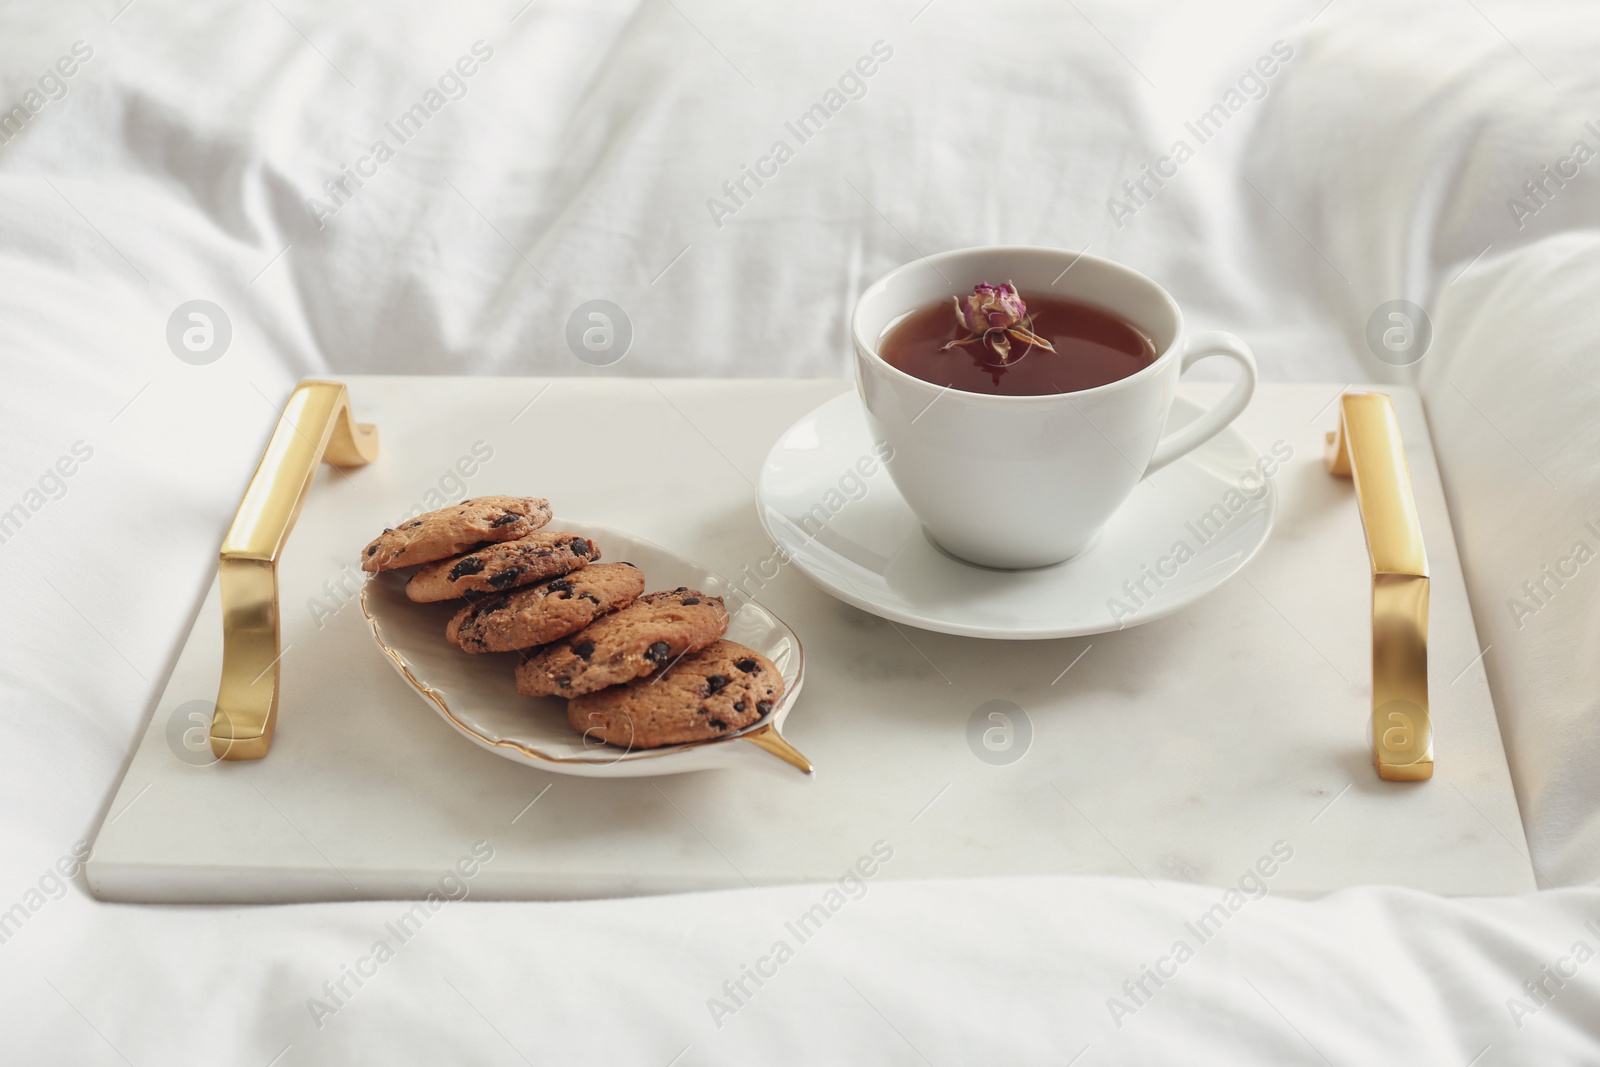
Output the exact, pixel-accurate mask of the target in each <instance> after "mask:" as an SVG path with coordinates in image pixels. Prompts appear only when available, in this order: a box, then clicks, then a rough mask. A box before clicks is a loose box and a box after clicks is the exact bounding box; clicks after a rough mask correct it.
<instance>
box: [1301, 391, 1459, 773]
mask: <svg viewBox="0 0 1600 1067" xmlns="http://www.w3.org/2000/svg"><path fill="white" fill-rule="evenodd" d="M1327 439H1328V452H1327V463H1328V471H1329V473H1331V474H1335V475H1341V476H1344V477H1348V478H1352V479H1354V481H1355V490H1356V504H1357V506H1358V507H1359V508H1360V510H1361V525H1362V528H1363V529H1364V530H1365V531H1366V537H1367V555H1368V556H1369V557H1370V558H1371V561H1372V763H1373V766H1375V767H1376V768H1377V769H1378V777H1379V778H1383V779H1385V780H1387V781H1393V782H1407V781H1417V780H1420V779H1423V778H1431V777H1433V725H1432V722H1431V721H1430V719H1429V714H1428V554H1427V552H1426V551H1425V550H1424V548H1423V544H1422V523H1421V521H1420V520H1419V519H1418V518H1417V502H1416V498H1415V497H1414V496H1413V495H1412V492H1411V472H1410V468H1409V467H1408V466H1407V465H1406V453H1405V446H1404V444H1403V443H1402V442H1401V440H1400V425H1399V423H1398V422H1397V421H1396V419H1395V414H1394V404H1393V403H1392V402H1391V401H1390V398H1389V396H1388V394H1386V393H1346V394H1345V395H1344V396H1343V397H1342V398H1340V414H1339V429H1338V430H1337V431H1335V432H1334V433H1330V434H1328V438H1327Z"/></svg>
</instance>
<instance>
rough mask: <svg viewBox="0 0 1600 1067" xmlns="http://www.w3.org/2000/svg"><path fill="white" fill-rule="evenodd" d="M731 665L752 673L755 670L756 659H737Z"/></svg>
mask: <svg viewBox="0 0 1600 1067" xmlns="http://www.w3.org/2000/svg"><path fill="white" fill-rule="evenodd" d="M733 665H734V666H735V667H738V668H739V669H740V670H741V671H744V673H746V674H754V673H755V672H756V661H755V660H753V659H741V660H737V661H735V662H734V664H733Z"/></svg>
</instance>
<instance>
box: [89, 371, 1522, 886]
mask: <svg viewBox="0 0 1600 1067" xmlns="http://www.w3.org/2000/svg"><path fill="white" fill-rule="evenodd" d="M349 385H350V389H351V393H352V399H353V402H354V404H355V408H356V413H357V415H358V417H359V418H361V419H362V420H363V421H371V422H374V423H376V424H377V425H378V426H379V429H380V433H381V439H382V451H381V454H380V456H379V458H378V460H377V461H376V462H375V463H374V464H372V465H371V466H370V467H367V468H363V469H361V470H359V471H355V472H352V473H351V474H350V475H349V476H348V477H346V476H342V475H339V474H336V473H334V472H332V471H331V470H329V469H327V468H324V470H323V472H322V473H321V475H319V477H318V480H317V483H316V484H315V485H314V486H313V488H312V490H311V492H310V495H309V498H308V501H307V504H306V507H305V511H304V513H303V514H302V516H301V518H300V521H299V525H298V527H297V528H296V530H295V532H294V535H293V537H292V538H291V539H290V542H289V545H288V548H287V549H286V551H285V553H284V557H283V561H282V567H281V581H282V630H283V645H284V650H285V651H284V654H283V694H282V704H281V710H280V717H279V726H278V734H277V739H276V741H275V744H274V747H273V750H272V752H271V754H270V755H269V756H268V757H267V758H266V759H264V760H261V761H259V762H253V763H220V764H209V765H208V763H207V761H208V759H209V757H208V756H203V755H200V754H197V753H195V752H193V751H192V750H191V749H189V748H187V747H186V746H185V744H184V735H185V731H186V730H189V729H191V728H193V727H195V726H196V722H197V720H195V719H194V718H193V716H194V715H195V714H196V713H197V711H199V710H202V709H203V711H204V715H205V716H206V717H208V716H209V709H210V704H211V700H212V699H213V697H214V695H215V692H216V685H217V678H218V673H219V664H220V645H221V638H220V622H219V614H218V611H219V608H218V603H217V598H216V589H215V587H213V588H212V590H211V592H210V594H209V595H208V597H207V599H206V601H205V602H204V603H203V604H202V605H201V607H200V610H199V613H198V617H197V619H196V623H195V626H194V629H193V631H192V632H191V633H190V635H189V638H188V641H187V643H186V645H185V647H184V648H183V650H182V653H181V655H180V656H179V659H178V661H177V664H176V666H175V668H174V670H173V672H172V675H171V677H170V678H169V679H168V682H167V686H166V689H165V694H164V696H163V698H162V700H161V701H160V703H159V705H158V707H157V710H156V712H155V715H154V717H153V718H152V721H151V722H150V724H149V727H148V729H147V730H146V732H145V734H144V736H143V738H142V740H141V742H140V744H139V746H138V749H137V750H136V752H135V753H134V756H133V759H132V762H131V764H130V766H129V769H128V772H127V775H126V776H125V778H124V780H123V782H122V784H121V786H120V788H119V790H118V794H117V796H116V797H115V798H114V800H113V801H112V803H111V804H110V805H109V808H108V815H107V818H106V821H105V824H104V825H103V826H102V827H101V828H100V831H99V834H98V836H97V838H96V841H95V846H94V853H93V858H92V859H91V860H90V861H89V863H88V877H89V883H90V886H91V888H92V889H93V891H94V892H95V893H96V894H97V895H98V896H100V897H102V898H105V899H110V900H125V901H153V902H208V901H215V902H224V901H233V902H279V901H305V900H329V899H358V898H382V897H418V896H423V895H426V894H427V893H429V892H438V891H439V887H440V885H441V880H445V879H457V880H466V881H468V882H469V884H470V892H471V893H472V895H473V896H475V897H480V898H502V899H527V898H573V897H593V896H615V895H627V894H638V893H659V892H671V891H679V890H693V889H711V888H722V887H732V886H742V885H747V884H764V883H779V882H795V881H810V880H823V879H830V880H831V879H837V878H839V877H840V876H841V875H842V874H843V873H844V872H845V871H846V869H847V868H850V867H852V866H853V865H855V864H856V863H857V862H858V861H859V860H861V859H862V857H864V856H874V857H876V859H875V860H874V862H878V861H881V860H882V857H883V856H884V855H885V854H889V855H891V856H892V858H891V859H889V860H887V861H884V862H881V864H880V868H879V874H878V876H879V877H895V878H913V877H916V878H925V877H944V876H967V875H1005V874H1098V875H1121V876H1131V877H1143V878H1148V879H1151V880H1156V879H1176V880H1184V881H1193V882H1200V883H1206V884H1211V885H1217V886H1232V885H1237V884H1238V883H1239V882H1240V880H1241V879H1242V878H1245V877H1246V876H1247V875H1249V872H1251V871H1264V870H1267V869H1270V870H1271V871H1272V874H1271V875H1270V876H1266V877H1265V884H1266V885H1267V887H1268V888H1270V890H1271V891H1274V892H1286V893H1299V894H1311V893H1321V892H1326V891H1330V890H1334V889H1338V888H1341V887H1343V886H1349V885H1355V884H1360V883H1388V884H1393V885H1403V886H1410V887H1415V888H1418V889H1424V890H1429V891H1434V892H1440V893H1451V894H1495V893H1515V892H1524V891H1528V890H1531V889H1533V888H1534V881H1533V874H1532V871H1531V869H1530V867H1529V863H1528V860H1527V859H1526V845H1525V843H1524V841H1523V837H1522V828H1521V822H1520V819H1519V816H1518V811H1517V806H1516V800H1515V796H1514V794H1513V791H1512V784H1511V780H1510V776H1509V773H1508V771H1507V768H1506V761H1505V755H1504V753H1503V751H1502V748H1501V742H1500V732H1499V728H1498V725H1497V723H1496V720H1495V713H1494V707H1493V705H1492V703H1491V701H1490V697H1489V691H1488V687H1487V684H1486V682H1485V678H1484V673H1483V665H1482V662H1481V659H1480V658H1479V654H1478V646H1477V642H1476V638H1475V635H1474V627H1473V622H1472V616H1471V613H1470V609H1469V607H1468V603H1467V598H1466V592H1465V588H1464V585H1463V582H1462V577H1461V568H1460V563H1459V560H1458V559H1457V556H1456V549H1455V543H1454V539H1453V536H1452V533H1451V529H1450V518H1449V514H1448V512H1447V510H1446V506H1445V500H1444V494H1443V491H1442V489H1441V486H1440V482H1439V475H1438V471H1437V468H1436V466H1435V464H1434V458H1433V454H1432V448H1431V444H1430V441H1429V438H1428V433H1427V425H1426V421H1425V419H1424V416H1423V413H1422V410H1421V406H1420V404H1419V402H1418V400H1417V397H1416V395H1415V393H1414V392H1412V391H1411V390H1408V389H1400V388H1386V391H1388V392H1390V393H1392V394H1393V395H1394V397H1395V402H1396V407H1397V409H1398V411H1399V417H1400V422H1401V426H1402V430H1403V432H1404V435H1405V438H1406V442H1407V446H1408V455H1409V460H1410V464H1411V472H1412V476H1413V479H1414V482H1415V487H1416V494H1417V502H1418V505H1419V508H1420V511H1421V516H1422V523H1423V528H1424V531H1425V534H1426V537H1427V543H1428V552H1429V556H1430V560H1431V563H1432V569H1433V594H1432V595H1433V628H1432V636H1431V646H1430V648H1431V657H1430V659H1431V662H1430V670H1431V676H1432V677H1431V688H1432V693H1433V720H1434V728H1435V731H1436V733H1435V747H1436V757H1437V760H1438V765H1437V771H1436V773H1435V776H1434V778H1433V779H1432V780H1431V781H1429V782H1422V783H1390V782H1382V781H1379V780H1378V778H1377V777H1376V775H1375V774H1374V772H1373V769H1372V767H1371V764H1370V762H1369V760H1370V753H1369V748H1368V740H1367V736H1366V724H1367V716H1368V699H1369V696H1368V694H1369V690H1368V685H1367V677H1368V669H1369V662H1368V656H1369V646H1368V640H1369V635H1368V619H1369V615H1368V610H1369V605H1368V578H1367V563H1366V558H1365V549H1364V548H1363V544H1362V539H1361V534H1360V527H1359V520H1358V518H1357V514H1356V507H1355V503H1354V500H1353V497H1352V491H1351V487H1350V484H1349V482H1348V481H1343V480H1336V479H1333V478H1331V477H1329V476H1328V475H1327V474H1326V473H1325V472H1324V470H1323V468H1322V463H1321V450H1322V435H1323V432H1324V431H1325V430H1327V429H1329V428H1331V426H1332V424H1333V420H1334V418H1335V414H1334V407H1333V405H1332V401H1333V399H1334V397H1335V396H1336V395H1337V394H1338V393H1339V392H1340V389H1339V387H1338V386H1337V385H1335V384H1328V385H1267V386H1263V387H1262V389H1261V391H1260V392H1259V393H1258V395H1257V398H1256V400H1255V402H1254V404H1253V405H1252V407H1251V409H1250V410H1249V411H1248V412H1246V414H1245V415H1244V417H1243V419H1242V421H1241V423H1240V425H1241V428H1242V429H1243V430H1244V432H1245V433H1246V434H1247V435H1248V436H1249V437H1250V439H1251V440H1252V441H1254V442H1255V444H1256V446H1257V447H1258V448H1259V449H1260V450H1261V451H1263V452H1266V451H1269V450H1275V451H1276V452H1277V453H1278V454H1279V455H1280V456H1282V455H1283V454H1285V453H1292V455H1290V457H1289V459H1288V461H1287V462H1286V463H1285V464H1284V465H1283V467H1282V469H1281V470H1279V472H1278V473H1277V475H1276V485H1277V488H1278V490H1279V492H1280V494H1281V503H1280V511H1279V516H1278V522H1277V528H1276V530H1275V532H1274V534H1273V538H1272V540H1271V542H1270V543H1269V544H1268V546H1267V548H1266V549H1265V550H1264V551H1263V552H1262V554H1261V556H1260V557H1259V558H1257V559H1256V560H1255V561H1254V562H1253V563H1251V565H1250V566H1249V567H1248V568H1246V570H1245V571H1244V572H1243V573H1242V574H1241V575H1240V576H1239V577H1238V578H1237V579H1235V580H1234V581H1232V582H1230V583H1229V584H1228V585H1227V586H1225V587H1224V588H1222V589H1221V590H1219V591H1217V592H1216V593H1214V594H1213V595H1211V596H1210V597H1208V598H1207V599H1205V600H1204V601H1202V602H1200V603H1199V604H1196V605H1195V606H1193V607H1191V608H1189V609H1187V610H1185V611H1183V612H1180V613H1178V614H1176V615H1174V616H1172V617H1170V618H1166V619H1162V620H1159V621H1156V622H1152V623H1149V624H1148V625H1144V626H1140V627H1135V628H1130V629H1127V630H1124V631H1122V632H1119V633H1113V634H1102V635H1097V636H1092V637H1082V638H1072V639H1066V640H1059V641H1032V642H1002V641H985V640H978V639H972V638H962V637H953V636H947V635H941V634H933V633H928V632H923V631H919V630H914V629H910V628H908V627H904V626H897V625H894V624H891V623H888V622H886V621H883V620H881V619H878V618H875V617H874V616H871V615H868V614H866V613H864V612H862V611H859V610H857V609H855V608H852V607H848V606H846V605H844V604H842V603H840V602H838V601H836V600H834V599H832V598H831V597H829V596H827V595H826V594H824V593H822V592H821V591H820V590H819V589H818V588H817V587H815V586H814V585H812V584H811V583H810V582H809V581H808V580H807V579H806V578H805V577H804V576H802V575H800V574H798V573H795V572H794V571H793V568H791V567H786V566H784V565H783V564H782V562H781V560H779V559H776V558H775V556H774V552H773V548H772V546H771V544H770V543H769V542H768V541H767V539H766V538H765V536H764V535H763V534H762V532H761V527H760V525H759V523H758V521H757V518H756V514H755V505H754V492H753V489H752V483H753V482H754V480H755V477H756V473H757V470H758V469H759V466H760V463H761V460H762V457H763V456H764V455H765V454H766V452H767V450H768V448H769V447H770V446H771V445H772V443H773V441H774V440H776V438H777V436H778V434H779V433H781V432H782V431H783V429H784V428H785V427H786V426H788V425H789V424H790V423H791V422H792V421H793V420H795V419H796V418H798V417H799V416H800V415H802V414H803V413H805V412H806V411H808V410H810V409H811V408H813V407H815V406H816V405H817V404H819V403H821V402H822V401H823V400H826V399H827V398H829V397H831V396H833V395H835V394H837V393H839V392H840V391H842V390H845V389H848V388H850V386H849V384H848V383H846V382H842V381H810V382H793V381H785V382H776V381H742V382H732V381H704V382H702V381H673V382H666V381H663V382H647V381H622V380H594V379H558V380H555V381H554V382H546V381H538V380H529V379H497V380H490V379H464V378H428V379H416V378H354V379H350V380H349ZM1215 390H1216V387H1212V386H1207V385H1195V386H1190V387H1186V390H1185V391H1186V393H1187V394H1188V395H1191V396H1193V397H1195V398H1196V399H1199V400H1202V401H1203V402H1208V401H1210V400H1211V399H1213V398H1214V396H1215V395H1216V393H1215ZM423 397H426V400H427V403H426V404H423V403H420V402H419V400H420V399H421V398H423ZM599 424H603V425H605V426H606V427H607V432H606V433H605V434H604V435H599V436H594V435H593V434H592V431H593V428H594V427H595V426H596V425H599ZM574 441H582V442H583V445H582V448H581V449H580V450H579V452H578V455H579V456H580V457H581V462H574V449H573V446H572V442H574ZM879 476H880V477H881V476H883V475H881V474H880V475H879ZM1157 477H1159V475H1158V476H1157ZM866 491H868V492H870V491H871V485H870V482H869V483H868V487H867V490H866ZM500 492H512V493H538V494H540V495H545V496H549V497H551V498H552V499H554V500H556V501H557V503H558V507H559V510H560V511H561V512H562V513H564V514H569V515H575V516H582V517H583V518H585V519H587V520H589V521H593V522H598V523H604V524H606V525H610V526H614V527H617V528H620V529H626V530H630V531H633V532H636V533H637V534H639V535H640V536H642V537H645V538H647V539H649V540H652V541H655V542H656V543H658V544H661V545H663V546H665V547H668V548H670V549H672V550H673V551H676V552H679V553H681V554H683V555H685V556H687V557H690V558H692V559H695V560H698V561H700V562H702V563H704V564H706V565H707V566H709V567H711V568H712V569H714V570H716V571H718V572H720V573H721V574H723V575H724V576H726V577H727V578H729V579H730V580H731V581H733V582H735V583H736V584H739V585H741V587H742V588H745V589H746V590H747V591H748V592H750V593H751V594H752V595H753V596H755V597H756V598H757V599H758V600H760V601H761V602H763V603H764V604H766V605H767V606H769V607H770V608H771V609H772V610H773V611H774V612H776V613H777V614H778V615H780V616H781V617H783V618H784V619H785V620H786V621H787V622H788V623H789V624H790V625H791V626H793V627H794V628H795V630H796V631H797V632H798V633H799V634H800V636H801V638H802V640H804V642H805V647H806V655H807V682H806V687H805V691H804V692H803V693H802V694H801V695H800V698H799V699H798V700H797V702H796V704H795V707H794V709H793V711H792V712H791V714H790V716H789V718H788V721H787V724H786V727H785V733H786V735H787V736H788V737H789V738H790V740H791V741H792V742H793V743H794V744H795V745H796V747H798V748H799V749H800V750H801V751H803V752H804V753H805V754H806V755H807V756H809V757H810V758H811V759H812V761H813V762H814V763H815V764H816V766H817V774H816V776H815V780H814V781H810V782H808V781H806V780H804V779H803V778H802V777H801V776H799V775H785V774H781V773H778V774H762V773H759V772H751V771H743V770H725V771H708V772H705V773H699V774H690V775H683V776H678V777H675V778H666V779H632V780H587V779H578V778H570V777H567V778H558V777H556V776H553V775H549V774H546V773H544V772H541V771H539V770H537V769H534V768H530V767H526V766H522V765H519V764H516V763H513V762H511V761H509V760H505V759H501V758H499V757H497V756H495V755H493V754H492V753H490V752H487V751H484V750H483V749H481V748H478V747H476V746H474V745H472V744H469V743H468V742H466V741H464V740H462V739H461V738H460V737H457V736H456V735H455V734H454V733H452V731H451V730H450V728H449V727H448V726H447V725H446V724H445V723H444V722H443V721H441V720H440V719H439V717H438V716H437V715H435V714H434V713H433V712H432V711H431V710H430V709H429V708H428V707H426V706H425V705H424V704H423V703H422V702H421V701H420V700H418V699H417V698H416V697H415V695H414V694H413V693H412V692H411V691H410V690H409V689H408V688H407V687H406V686H405V684H404V682H403V681H402V680H401V679H400V678H399V677H397V676H396V675H395V673H394V672H393V671H392V670H391V669H390V668H389V667H388V665H387V664H386V663H385V662H384V661H383V659H382V657H381V656H380V655H379V653H378V652H377V650H376V649H375V648H374V647H373V644H372V641H371V638H370V636H369V635H368V633H367V630H366V623H365V620H364V619H363V618H362V616H361V611H360V608H359V606H357V605H356V604H355V603H354V598H355V593H354V590H355V589H356V588H358V585H359V581H360V572H359V571H358V570H357V569H356V566H355V555H356V550H357V549H358V548H359V547H360V546H361V545H362V544H364V543H365V542H366V541H367V540H368V538H370V537H371V536H372V533H373V531H374V530H375V529H377V528H378V527H381V526H383V525H391V524H393V522H394V521H395V520H396V519H397V518H399V517H400V516H402V515H405V514H406V513H408V512H409V511H410V510H411V509H412V508H413V507H418V506H435V504H436V503H438V502H441V501H442V499H443V498H445V497H449V498H459V497H460V496H461V495H463V494H473V495H477V494H486V493H500ZM995 712H999V713H1000V714H1002V715H1003V716H1004V719H1003V720H1002V719H995V718H993V717H992V713H995ZM996 724H1001V726H1002V727H1003V728H1002V729H1001V732H1000V733H999V734H995V733H989V734H988V737H987V741H986V739H985V734H986V732H988V731H992V730H993V729H995V728H996ZM191 739H192V738H191ZM776 769H777V770H780V771H782V770H784V768H782V767H781V766H779V767H777V768H776ZM875 848H876V849H877V851H876V852H874V849H875ZM1285 854H1288V856H1289V858H1288V859H1287V860H1284V856H1285ZM485 856H488V857H489V858H488V859H485V858H484V857H485ZM467 870H470V871H471V872H472V873H471V874H470V875H467V874H464V873H461V872H464V871H467ZM452 872H454V873H452ZM1253 877H1258V878H1259V877H1260V876H1259V875H1257V876H1253ZM451 884H452V885H453V884H454V883H453V882H452V883H451Z"/></svg>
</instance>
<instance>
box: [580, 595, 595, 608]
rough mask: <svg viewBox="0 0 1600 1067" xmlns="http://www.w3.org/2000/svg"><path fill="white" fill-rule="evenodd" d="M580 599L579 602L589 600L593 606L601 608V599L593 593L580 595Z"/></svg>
mask: <svg viewBox="0 0 1600 1067" xmlns="http://www.w3.org/2000/svg"><path fill="white" fill-rule="evenodd" d="M578 599H579V600H587V601H588V602H589V603H591V604H593V605H594V606H595V607H599V606H600V598H599V597H597V596H595V595H594V594H593V593H579V594H578Z"/></svg>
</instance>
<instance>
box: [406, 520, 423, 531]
mask: <svg viewBox="0 0 1600 1067" xmlns="http://www.w3.org/2000/svg"><path fill="white" fill-rule="evenodd" d="M421 525H422V520H421V519H418V520H417V521H416V522H408V523H406V529H408V530H415V529H416V528H417V527H418V526H421Z"/></svg>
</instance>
